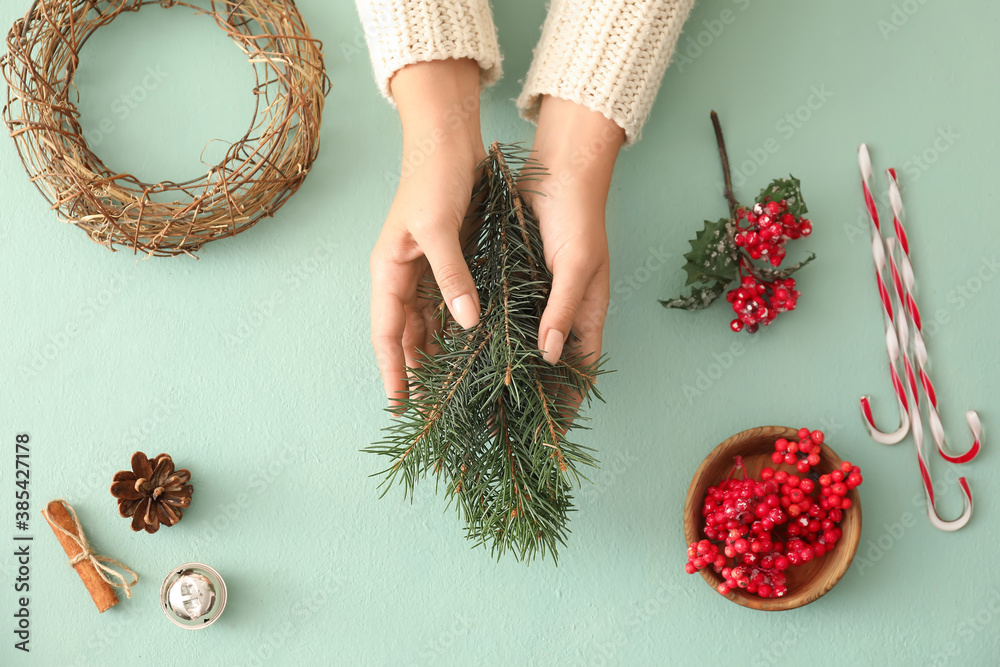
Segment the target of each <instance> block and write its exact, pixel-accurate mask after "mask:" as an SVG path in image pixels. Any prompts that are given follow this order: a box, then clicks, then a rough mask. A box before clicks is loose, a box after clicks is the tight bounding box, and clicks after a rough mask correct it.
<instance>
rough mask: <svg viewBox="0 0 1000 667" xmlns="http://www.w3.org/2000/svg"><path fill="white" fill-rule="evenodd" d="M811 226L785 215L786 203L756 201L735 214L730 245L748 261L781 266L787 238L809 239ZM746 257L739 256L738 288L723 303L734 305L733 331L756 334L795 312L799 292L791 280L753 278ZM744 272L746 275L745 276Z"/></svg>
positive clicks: (800, 219) (752, 272)
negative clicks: (783, 314) (778, 319)
mask: <svg viewBox="0 0 1000 667" xmlns="http://www.w3.org/2000/svg"><path fill="white" fill-rule="evenodd" d="M811 233H812V223H811V222H809V220H808V219H807V218H797V217H795V215H793V214H792V213H789V212H788V202H787V201H785V200H784V199H782V200H780V201H766V202H757V203H756V204H754V206H753V209H752V210H749V211H748V210H747V209H745V208H739V209H737V211H736V232H735V233H734V235H733V242H734V243H735V244H736V246H737V247H738V248H743V250H744V251H745V252H746V254H747V255H749V257H750V259H762V258H766V259H767V261H768V262H770V263H771V265H772V266H775V267H777V266H780V265H781V262H782V260H784V259H785V244H786V243H787V242H788V240H789V239H797V238H799V237H802V236H809V235H810V234H811ZM751 268H752V267H751V265H750V262H749V261H748V260H747V259H746V256H745V255H742V254H741V256H740V260H739V272H740V277H741V281H740V286H739V287H737V288H736V289H733V290H730V291H729V292H728V293H727V294H726V301H728V302H729V303H731V304H732V305H733V312H734V313H736V318H735V319H734V320H733V321H732V322H731V323H730V325H729V326H730V328H731V329H732V330H733V331H737V332H739V331H742V330H743V329H744V328H746V330H747V332H749V333H755V332H756V331H757V328H758V327H759V326H760V325H761V324H764V325H768V324H770V323H771V322H773V321H774V318H775V317H777V316H778V313H783V312H786V311H789V310H795V303H796V301H797V300H798V298H799V292H798V290H796V289H795V281H794V280H792V279H791V278H784V279H780V278H779V279H777V280H774V281H767V280H762V279H760V278H759V277H758V276H756V275H754V271H753V270H751ZM744 271H746V273H744Z"/></svg>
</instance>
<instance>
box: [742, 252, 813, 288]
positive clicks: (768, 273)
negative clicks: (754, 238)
mask: <svg viewBox="0 0 1000 667" xmlns="http://www.w3.org/2000/svg"><path fill="white" fill-rule="evenodd" d="M814 259H816V253H814V252H812V253H809V256H808V257H806V258H805V259H804V260H802V261H801V262H799V263H798V264H792V265H791V266H786V267H784V268H781V269H772V268H765V267H762V266H755V267H754V268H753V272H754V274H755V275H756V276H757V278H759V279H761V280H766V281H767V282H774V281H775V280H784V279H785V278H787V277H788V276H790V275H792V274H793V273H795V272H796V271H798V270H799V269H801V268H802V267H803V266H805V265H806V264H808V263H809V262H811V261H813V260H814Z"/></svg>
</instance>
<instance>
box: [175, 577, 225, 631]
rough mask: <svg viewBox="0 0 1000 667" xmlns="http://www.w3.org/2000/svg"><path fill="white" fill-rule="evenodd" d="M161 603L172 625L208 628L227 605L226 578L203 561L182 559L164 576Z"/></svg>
mask: <svg viewBox="0 0 1000 667" xmlns="http://www.w3.org/2000/svg"><path fill="white" fill-rule="evenodd" d="M160 605H161V606H162V607H163V613H164V614H166V615H167V618H169V619H170V620H171V622H173V623H174V625H177V626H180V627H182V628H185V629H187V630H200V629H201V628H207V627H208V626H209V625H211V624H212V623H214V622H215V621H216V619H218V618H219V616H221V615H222V611H223V610H224V609H225V608H226V582H224V581H223V580H222V576H221V575H219V573H218V572H216V571H215V570H214V569H212V568H211V567H209V566H208V565H205V564H204V563H185V564H184V565H181V566H180V567H175V568H174V569H173V570H171V572H170V574H168V575H167V577H166V579H164V580H163V585H162V586H161V587H160Z"/></svg>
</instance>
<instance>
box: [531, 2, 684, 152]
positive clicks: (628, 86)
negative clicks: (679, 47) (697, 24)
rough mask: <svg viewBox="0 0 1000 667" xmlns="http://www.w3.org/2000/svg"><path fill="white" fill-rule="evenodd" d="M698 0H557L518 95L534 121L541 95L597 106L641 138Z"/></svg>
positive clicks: (631, 136)
mask: <svg viewBox="0 0 1000 667" xmlns="http://www.w3.org/2000/svg"><path fill="white" fill-rule="evenodd" d="M693 4H694V0H552V5H551V8H550V9H549V15H548V18H547V19H546V21H545V25H544V27H543V28H542V37H541V40H540V41H539V42H538V46H537V47H536V48H535V58H534V61H533V62H532V64H531V68H530V69H529V70H528V75H527V77H526V78H525V82H524V89H523V91H522V93H521V95H520V97H518V99H517V106H518V109H519V110H520V113H521V116H523V117H524V118H526V119H528V120H530V121H533V122H534V121H537V119H538V111H539V106H540V103H541V96H542V95H552V96H553V97H559V98H562V99H566V100H569V101H571V102H576V103H578V104H582V105H584V106H586V107H587V108H589V109H593V110H594V111H599V112H600V113H602V114H604V115H605V116H606V117H607V118H609V119H610V120H613V121H614V122H616V123H617V124H618V125H620V126H621V127H622V128H623V129H624V130H625V138H626V143H632V142H634V141H636V140H637V139H638V138H639V135H640V133H641V131H642V125H643V123H644V122H645V121H646V117H647V116H648V115H649V111H650V108H651V107H652V106H653V100H654V99H655V98H656V91H657V90H658V89H659V87H660V79H661V78H662V77H663V72H664V70H666V68H667V64H668V63H669V62H670V56H671V55H672V54H673V50H674V45H675V44H676V42H677V37H678V35H679V34H680V31H681V26H682V25H684V21H685V20H686V19H687V16H688V13H689V12H690V11H691V6H692V5H693Z"/></svg>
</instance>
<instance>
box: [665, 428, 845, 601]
mask: <svg viewBox="0 0 1000 667" xmlns="http://www.w3.org/2000/svg"><path fill="white" fill-rule="evenodd" d="M797 436H798V438H799V439H798V440H797V441H795V440H788V439H786V438H779V439H778V440H776V441H775V443H774V449H775V451H774V453H773V454H772V455H771V460H772V461H774V463H776V464H785V465H792V466H795V469H796V470H797V471H798V472H799V473H800V474H801V475H803V476H802V477H800V476H798V475H796V474H794V473H789V472H788V471H787V470H777V471H775V470H774V469H772V468H764V469H763V470H762V471H761V473H760V479H759V480H758V479H751V478H749V477H748V476H747V474H746V469H745V468H744V467H743V461H742V459H741V458H740V457H738V456H737V457H736V467H735V468H734V469H733V473H732V474H731V475H730V476H729V478H728V479H725V480H723V481H722V482H721V483H719V485H718V486H713V487H711V488H709V490H708V494H707V495H706V496H705V503H704V505H703V506H702V509H701V515H702V517H704V519H705V526H704V529H703V530H704V533H705V537H706V538H707V539H703V540H701V541H699V542H695V543H693V544H691V545H690V546H689V547H688V552H687V553H688V562H687V564H686V565H685V567H684V569H685V570H686V571H687V572H688V573H689V574H693V573H695V572H697V571H698V570H701V569H703V568H705V567H708V566H709V565H711V566H712V569H714V570H715V571H716V572H718V573H719V574H721V575H722V577H723V579H724V581H723V582H722V583H721V584H719V586H718V591H719V592H720V593H722V594H723V595H725V594H727V593H729V591H731V590H733V589H736V588H742V589H744V590H746V591H747V592H748V593H754V594H756V595H758V596H760V597H762V598H772V597H775V598H777V597H782V596H783V595H785V594H786V593H787V592H788V589H787V586H786V583H787V578H786V574H785V570H787V569H788V568H789V567H791V566H794V565H801V564H802V563H808V562H809V561H811V560H813V559H814V558H821V557H822V556H824V555H825V554H826V553H828V552H829V551H830V550H831V549H833V547H834V545H835V544H836V543H837V541H838V540H840V537H841V531H840V528H838V527H837V525H838V524H839V523H840V521H841V520H842V519H843V518H844V512H845V511H846V510H848V509H850V507H851V500H850V498H847V494H848V492H849V491H850V490H851V489H853V488H854V487H856V486H858V485H859V484H861V481H862V478H861V470H860V469H859V468H858V467H857V466H854V465H851V463H850V462H849V461H845V462H844V463H842V464H841V466H840V468H838V469H837V470H834V471H833V472H831V473H829V474H823V475H820V474H818V473H815V472H811V471H812V468H813V466H815V465H817V464H818V463H819V461H820V445H821V444H822V442H823V432H822V431H812V432H810V431H809V429H805V428H803V429H799V432H798V434H797ZM737 472H742V474H743V477H742V478H740V479H737V478H736V474H737ZM817 490H818V495H817V494H816V493H815V492H816V491H817ZM720 548H721V549H722V551H721V553H720Z"/></svg>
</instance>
